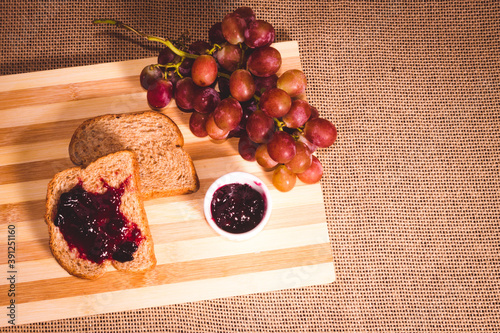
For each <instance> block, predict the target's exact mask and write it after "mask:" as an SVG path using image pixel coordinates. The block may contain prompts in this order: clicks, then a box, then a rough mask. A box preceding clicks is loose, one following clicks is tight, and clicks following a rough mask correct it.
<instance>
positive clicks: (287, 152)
mask: <svg viewBox="0 0 500 333" xmlns="http://www.w3.org/2000/svg"><path fill="white" fill-rule="evenodd" d="M267 151H268V152H269V156H271V158H272V159H273V160H275V161H276V162H278V163H288V162H290V161H291V160H292V159H293V157H294V156H295V154H296V152H297V148H296V147H295V140H294V139H293V137H292V136H291V135H290V134H288V133H286V132H283V131H278V132H275V133H274V134H273V136H272V137H271V139H270V140H269V142H268V143H267Z"/></svg>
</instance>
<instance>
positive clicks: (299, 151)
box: [285, 141, 312, 173]
mask: <svg viewBox="0 0 500 333" xmlns="http://www.w3.org/2000/svg"><path fill="white" fill-rule="evenodd" d="M295 148H296V153H295V156H294V157H293V159H292V160H291V161H290V162H288V163H286V164H285V165H286V166H287V167H288V169H290V170H291V171H292V172H293V173H301V172H304V171H306V170H307V169H308V168H309V167H310V166H311V163H312V155H311V151H310V150H309V148H307V146H306V145H305V144H304V143H302V142H298V141H296V142H295Z"/></svg>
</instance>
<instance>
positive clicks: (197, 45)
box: [188, 40, 211, 55]
mask: <svg viewBox="0 0 500 333" xmlns="http://www.w3.org/2000/svg"><path fill="white" fill-rule="evenodd" d="M210 49H211V46H210V44H208V43H207V42H205V41H204V40H197V41H195V42H193V43H191V45H189V48H188V50H189V51H190V52H192V53H194V54H200V55H201V54H207V53H208V51H210Z"/></svg>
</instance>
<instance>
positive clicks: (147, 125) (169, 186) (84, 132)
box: [69, 111, 200, 200]
mask: <svg viewBox="0 0 500 333" xmlns="http://www.w3.org/2000/svg"><path fill="white" fill-rule="evenodd" d="M183 145H184V137H183V136H182V133H181V131H180V130H179V128H178V126H177V125H176V124H175V122H173V121H172V120H171V119H170V118H169V117H168V116H166V115H164V114H162V113H159V112H156V111H142V112H134V113H125V114H106V115H102V116H98V117H94V118H91V119H88V120H86V121H85V122H83V123H82V124H81V125H80V126H79V127H78V128H77V129H76V130H75V132H74V133H73V136H72V138H71V142H70V144H69V155H70V159H71V161H72V162H73V163H74V164H76V165H79V166H86V165H88V164H90V163H91V162H92V161H95V160H96V159H97V158H99V157H102V156H105V155H107V154H109V153H113V152H115V151H120V150H132V151H134V152H135V153H136V156H137V158H138V162H139V177H140V179H141V194H142V196H143V199H144V200H146V199H152V198H157V197H165V196H173V195H179V194H188V193H193V192H196V191H197V190H198V189H199V187H200V183H199V179H198V175H197V173H196V169H195V167H194V164H193V161H192V159H191V157H190V156H189V154H188V153H187V152H186V151H185V150H184V148H183Z"/></svg>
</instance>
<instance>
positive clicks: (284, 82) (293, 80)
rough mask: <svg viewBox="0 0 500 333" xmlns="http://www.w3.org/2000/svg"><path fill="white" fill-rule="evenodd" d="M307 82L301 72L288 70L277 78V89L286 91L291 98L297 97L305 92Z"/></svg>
mask: <svg viewBox="0 0 500 333" xmlns="http://www.w3.org/2000/svg"><path fill="white" fill-rule="evenodd" d="M306 85H307V80H306V76H305V75H304V73H303V72H302V71H301V70H298V69H290V70H287V71H286V72H284V73H283V74H281V76H280V77H279V78H278V82H277V87H278V88H280V89H283V90H284V91H286V92H287V93H288V94H289V95H290V96H291V97H297V96H299V95H300V94H303V93H305V91H306Z"/></svg>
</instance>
